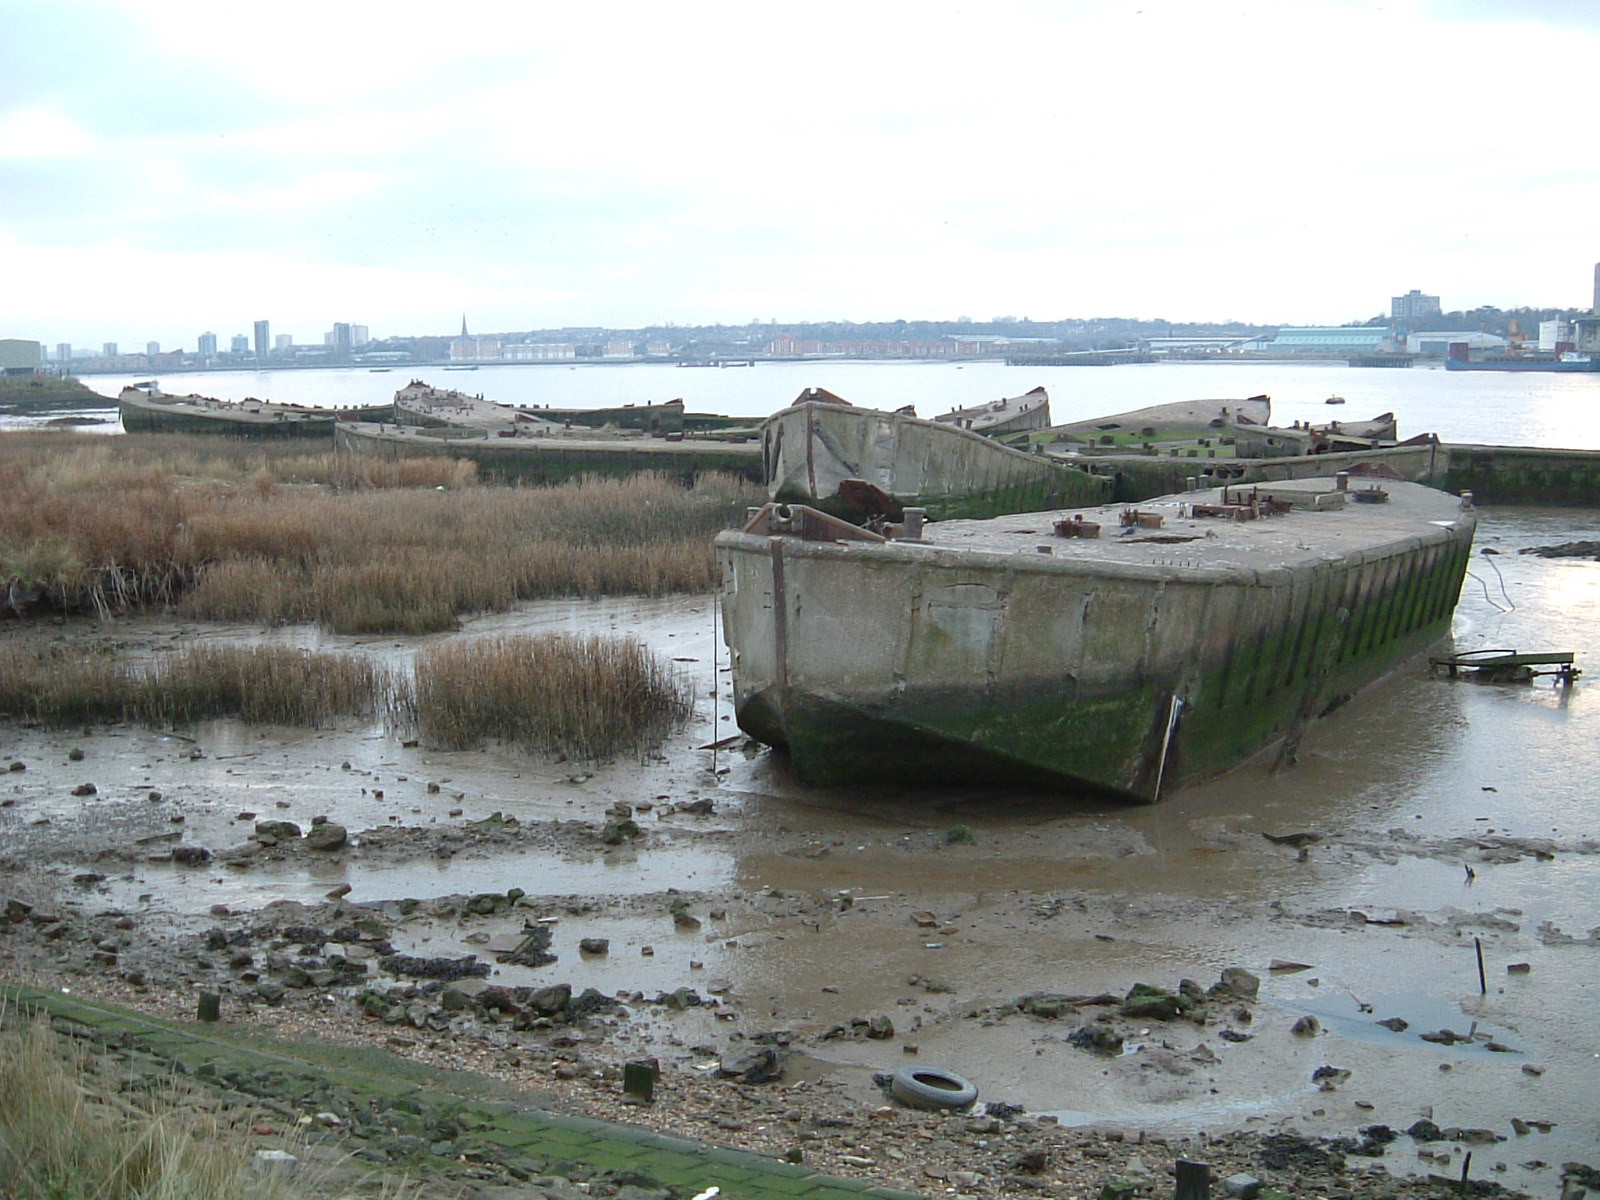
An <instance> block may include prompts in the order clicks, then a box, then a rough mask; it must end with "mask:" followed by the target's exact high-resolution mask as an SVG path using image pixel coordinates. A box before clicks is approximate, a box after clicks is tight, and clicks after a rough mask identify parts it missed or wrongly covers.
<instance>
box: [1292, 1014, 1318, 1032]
mask: <svg viewBox="0 0 1600 1200" xmlns="http://www.w3.org/2000/svg"><path fill="white" fill-rule="evenodd" d="M1289 1032H1290V1033H1292V1034H1294V1035H1295V1036H1296V1037H1316V1036H1317V1034H1319V1033H1321V1032H1322V1022H1320V1021H1318V1020H1317V1019H1316V1018H1315V1017H1313V1016H1311V1015H1310V1014H1309V1013H1307V1014H1306V1015H1305V1016H1303V1017H1301V1018H1300V1019H1299V1020H1297V1021H1296V1022H1295V1023H1294V1024H1293V1025H1291V1026H1289Z"/></svg>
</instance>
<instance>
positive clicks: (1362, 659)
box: [717, 484, 1473, 800]
mask: <svg viewBox="0 0 1600 1200" xmlns="http://www.w3.org/2000/svg"><path fill="white" fill-rule="evenodd" d="M1393 488H1394V489H1395V490H1396V491H1402V490H1403V491H1405V492H1406V494H1405V495H1404V496H1403V497H1401V499H1404V500H1406V501H1408V502H1413V511H1410V512H1406V513H1400V512H1396V513H1395V514H1394V515H1395V517H1396V521H1395V527H1394V529H1393V530H1392V531H1391V532H1389V533H1385V532H1384V525H1383V521H1382V520H1381V519H1377V520H1374V518H1373V516H1372V515H1371V514H1367V513H1359V514H1357V513H1305V514H1301V513H1296V514H1293V516H1294V517H1299V518H1304V519H1302V520H1300V521H1298V522H1296V523H1294V524H1290V521H1291V518H1272V519H1271V520H1272V521H1279V522H1283V524H1281V525H1278V526H1276V527H1275V528H1272V529H1267V530H1263V534H1264V536H1265V537H1268V538H1271V539H1272V540H1273V541H1272V544H1271V545H1270V546H1268V547H1267V548H1266V549H1265V550H1263V551H1258V552H1254V553H1255V555H1256V557H1255V559H1253V560H1252V559H1251V558H1250V557H1249V556H1248V553H1247V552H1246V551H1243V550H1241V551H1237V552H1235V551H1234V550H1233V549H1232V548H1231V546H1223V547H1221V548H1220V550H1219V551H1218V552H1217V555H1216V557H1217V561H1216V562H1215V563H1212V562H1208V561H1207V560H1206V558H1205V557H1203V556H1202V552H1203V551H1204V550H1206V549H1210V548H1208V547H1206V545H1205V541H1206V539H1205V538H1204V536H1203V535H1200V536H1198V537H1197V538H1196V539H1195V542H1193V543H1190V544H1191V545H1193V546H1196V547H1197V548H1196V549H1195V550H1193V551H1192V553H1193V555H1194V557H1193V558H1192V559H1189V560H1180V559H1178V558H1176V557H1175V556H1176V555H1177V554H1181V553H1185V552H1182V551H1173V550H1171V549H1170V548H1168V546H1167V544H1166V543H1156V544H1154V545H1152V546H1151V547H1150V548H1149V549H1148V550H1138V551H1135V550H1130V549H1128V547H1129V546H1133V545H1134V543H1127V544H1125V545H1122V546H1118V547H1114V548H1113V547H1108V548H1107V557H1106V558H1101V559H1096V558H1093V557H1090V556H1084V557H1082V558H1080V559H1076V560H1070V561H1064V560H1063V558H1062V557H1061V556H1058V555H1057V554H1050V555H1044V554H1040V553H1039V552H1038V547H1037V546H1036V545H1033V544H1026V545H1018V546H1017V547H1016V548H1015V549H1014V550H1011V551H1009V552H989V551H982V550H976V549H965V548H956V547H954V546H951V547H948V548H946V547H940V546H926V545H911V544H896V543H886V544H882V545H861V544H850V545H842V544H832V543H821V542H805V541H800V540H797V539H793V538H787V537H764V536H760V537H758V536H755V535H752V534H749V533H730V534H724V535H722V536H721V537H720V538H719V539H718V543H717V545H718V554H719V557H720V559H721V562H722V566H723V589H724V591H723V611H724V629H725V631H726V639H727V642H728V645H729V646H730V648H731V649H732V651H733V673H734V683H735V703H736V711H737V715H738V720H739V723H740V726H741V728H743V729H744V730H745V731H746V732H748V733H749V734H751V736H753V737H755V738H757V739H758V740H760V741H763V742H766V743H768V744H770V745H774V746H781V747H785V748H787V750H788V752H789V755H790V758H791V760H792V763H793V766H794V769H795V771H796V772H797V774H798V775H799V776H800V777H801V778H802V779H803V780H805V781H806V782H810V783H816V784H843V783H853V782H864V781H891V782H901V781H917V780H921V781H932V782H950V781H958V780H960V781H968V782H972V781H976V782H983V783H993V784H1016V785H1021V786H1040V785H1045V786H1053V787H1060V788H1067V789H1093V790H1101V791H1112V792H1117V793H1121V794H1123V795H1126V796H1130V797H1134V798H1137V799H1141V800H1154V799H1157V798H1159V796H1160V795H1161V794H1162V793H1163V792H1166V791H1170V790H1171V789H1172V788H1173V787H1175V786H1178V785H1180V784H1183V783H1188V782H1193V781H1196V780H1199V779H1203V778H1206V777H1208V776H1212V775H1216V774H1218V773H1220V772H1222V771H1225V770H1227V769H1228V768H1230V767H1232V766H1234V765H1236V764H1237V763H1239V762H1240V761H1242V760H1244V759H1245V758H1247V757H1249V756H1251V755H1253V754H1255V753H1257V752H1259V751H1261V750H1263V749H1265V748H1267V747H1269V746H1271V745H1272V744H1273V743H1275V742H1277V741H1279V740H1280V739H1283V738H1285V737H1293V736H1297V735H1298V731H1299V730H1300V729H1301V728H1302V727H1303V726H1304V724H1305V723H1306V722H1307V721H1308V720H1310V719H1312V718H1314V717H1315V716H1317V715H1319V714H1320V713H1322V712H1324V711H1326V710H1327V709H1328V708H1330V707H1332V706H1334V705H1336V704H1337V703H1339V702H1340V701H1341V700H1343V699H1344V698H1346V697H1348V696H1349V695H1351V694H1352V693H1353V692H1354V691H1356V690H1357V689H1358V688H1360V687H1361V686H1362V685H1363V684H1365V683H1367V682H1369V681H1370V680H1372V679H1373V678H1375V677H1377V676H1379V675H1381V674H1383V673H1384V672H1386V671H1387V670H1389V669H1391V668H1392V667H1393V666H1395V665H1396V664H1397V663H1399V662H1401V661H1403V660H1405V659H1406V658H1408V657H1409V656H1411V655H1414V654H1416V653H1418V652H1419V651H1421V650H1423V649H1425V648H1426V647H1427V646H1429V645H1430V644H1432V643H1433V642H1435V641H1437V640H1438V639H1439V638H1441V637H1443V636H1444V635H1445V634H1447V633H1448V631H1449V622H1450V617H1451V613H1452V612H1453V610H1454V607H1455V602H1456V598H1457V595H1458V593H1459V590H1460V584H1461V578H1462V574H1463V572H1464V570H1465V567H1466V561H1467V557H1468V555H1469V553H1470V548H1471V540H1472V528H1473V521H1472V514H1471V513H1470V511H1467V512H1463V511H1461V510H1460V509H1459V508H1458V507H1456V506H1455V504H1454V503H1453V502H1452V501H1450V499H1449V498H1448V497H1444V496H1443V495H1442V494H1441V493H1432V492H1430V490H1429V489H1426V488H1422V487H1420V486H1417V485H1409V484H1395V485H1393ZM1411 493H1415V494H1414V495H1413V494H1411ZM1430 497H1431V498H1430ZM1355 507H1358V508H1359V507H1363V506H1355ZM1398 507H1400V506H1399V505H1398V504H1397V508H1398ZM1319 520H1320V521H1330V522H1339V521H1345V522H1347V524H1346V525H1344V526H1343V527H1342V528H1339V535H1340V536H1339V538H1338V543H1339V544H1337V545H1333V546H1319V545H1317V538H1316V534H1315V531H1316V529H1317V528H1318V525H1317V522H1318V521H1319ZM1363 522H1364V523H1365V526H1367V527H1370V529H1371V536H1351V535H1352V533H1353V532H1359V531H1356V529H1355V527H1356V526H1357V525H1358V524H1360V523H1363ZM971 524H972V525H973V526H974V527H976V526H978V525H979V524H980V523H978V522H973V523H971ZM982 524H985V525H1001V524H1004V525H1007V526H1009V525H1013V524H1017V522H1015V521H1007V522H985V523H982ZM1259 524H1261V525H1263V526H1265V525H1267V524H1269V522H1268V521H1266V520H1264V521H1262V522H1259ZM1011 532H1022V533H1027V534H1029V536H1030V537H1031V538H1032V539H1033V540H1035V541H1036V540H1038V539H1039V538H1040V537H1041V535H1039V534H1038V533H1037V531H1011ZM1233 533H1237V531H1230V536H1231V535H1232V534H1233ZM1043 536H1048V535H1043ZM1113 550H1115V551H1116V552H1119V553H1121V552H1125V553H1126V555H1127V557H1128V559H1129V561H1117V560H1115V559H1114V558H1111V557H1110V555H1111V554H1112V552H1113ZM1162 551H1166V553H1167V554H1168V555H1169V556H1174V557H1168V558H1162V557H1161V552H1162ZM1141 556H1142V557H1141ZM1146 559H1148V560H1151V561H1145V560H1146Z"/></svg>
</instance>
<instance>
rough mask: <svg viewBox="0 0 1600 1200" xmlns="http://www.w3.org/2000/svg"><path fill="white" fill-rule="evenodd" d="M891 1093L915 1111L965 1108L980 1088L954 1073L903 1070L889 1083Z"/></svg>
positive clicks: (975, 1097) (975, 1098)
mask: <svg viewBox="0 0 1600 1200" xmlns="http://www.w3.org/2000/svg"><path fill="white" fill-rule="evenodd" d="M889 1094H890V1095H891V1096H893V1097H894V1098H895V1099H896V1100H898V1101H900V1103H902V1104H907V1105H910V1106H911V1107H912V1108H966V1107H967V1106H968V1105H970V1104H972V1103H973V1102H974V1101H976V1100H977V1098H978V1089H977V1088H976V1087H974V1086H973V1085H972V1084H970V1083H968V1082H967V1081H966V1080H965V1079H963V1078H961V1076H959V1075H957V1074H955V1073H954V1072H951V1071H940V1070H937V1069H935V1068H933V1067H901V1068H900V1069H899V1070H898V1071H896V1072H895V1073H894V1076H893V1077H892V1078H891V1079H890V1080H889Z"/></svg>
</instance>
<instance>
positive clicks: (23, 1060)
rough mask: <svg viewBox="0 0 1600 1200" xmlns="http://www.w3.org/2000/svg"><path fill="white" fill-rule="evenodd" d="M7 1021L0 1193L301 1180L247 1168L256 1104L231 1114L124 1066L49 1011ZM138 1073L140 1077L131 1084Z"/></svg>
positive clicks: (230, 1186) (231, 1190) (237, 1188)
mask: <svg viewBox="0 0 1600 1200" xmlns="http://www.w3.org/2000/svg"><path fill="white" fill-rule="evenodd" d="M8 1015H9V1016H11V1021H10V1023H9V1024H10V1027H8V1028H5V1029H3V1030H0V1196H4V1197H6V1198H7V1200H77V1198H79V1197H82V1198H85V1200H87V1198H90V1197H93V1198H95V1200H180V1198H181V1200H277V1198H279V1197H283V1198H287V1197H289V1196H292V1195H296V1194H301V1193H302V1192H303V1191H304V1189H305V1184H306V1183H307V1181H305V1180H297V1181H295V1183H296V1185H297V1186H291V1185H290V1184H289V1182H288V1180H287V1178H285V1177H278V1176H274V1175H271V1174H262V1173H257V1172H253V1171H251V1169H250V1167H251V1160H252V1157H253V1154H254V1147H253V1146H252V1144H251V1140H250V1132H249V1129H250V1125H249V1122H250V1119H251V1118H250V1114H248V1113H238V1114H235V1116H234V1120H233V1121H232V1122H230V1120H229V1118H228V1116H227V1115H226V1114H224V1113H221V1112H218V1111H215V1110H214V1106H212V1105H206V1104H196V1103H194V1100H195V1097H194V1096H193V1095H192V1094H191V1093H190V1091H189V1090H188V1089H186V1088H185V1087H184V1085H183V1084H182V1083H181V1082H180V1081H179V1080H178V1079H177V1078H176V1077H173V1078H164V1079H156V1080H153V1081H152V1080H148V1079H123V1078H119V1075H118V1072H117V1070H116V1068H115V1066H114V1065H113V1064H114V1061H115V1060H114V1059H113V1058H112V1057H111V1056H96V1057H91V1056H90V1055H89V1054H88V1053H87V1051H86V1050H85V1049H83V1048H80V1047H77V1046H74V1045H72V1044H70V1043H66V1042H64V1041H62V1040H61V1039H59V1038H58V1037H57V1035H56V1034H55V1033H54V1032H52V1030H51V1029H50V1026H49V1025H48V1023H46V1022H44V1021H31V1020H29V1021H18V1020H17V1019H16V1014H8ZM125 1084H132V1085H134V1086H124V1085H125Z"/></svg>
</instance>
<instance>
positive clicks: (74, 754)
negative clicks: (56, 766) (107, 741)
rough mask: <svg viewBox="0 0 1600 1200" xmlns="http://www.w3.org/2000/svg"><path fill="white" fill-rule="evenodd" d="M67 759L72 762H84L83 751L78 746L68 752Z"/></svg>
mask: <svg viewBox="0 0 1600 1200" xmlns="http://www.w3.org/2000/svg"><path fill="white" fill-rule="evenodd" d="M67 758H68V760H69V761H71V762H82V761H83V750H82V749H81V748H80V747H78V746H74V747H73V748H72V749H71V750H68V751H67Z"/></svg>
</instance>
